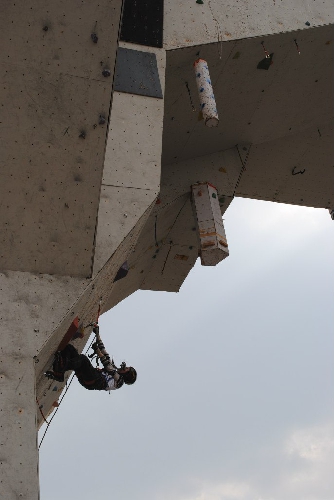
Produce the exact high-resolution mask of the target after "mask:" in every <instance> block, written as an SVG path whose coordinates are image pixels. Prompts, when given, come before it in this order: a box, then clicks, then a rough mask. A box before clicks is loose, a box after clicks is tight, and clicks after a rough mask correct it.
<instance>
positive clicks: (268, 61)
mask: <svg viewBox="0 0 334 500" xmlns="http://www.w3.org/2000/svg"><path fill="white" fill-rule="evenodd" d="M273 55H274V53H272V54H269V56H268V57H267V56H266V57H265V58H264V59H262V60H261V61H260V62H259V64H258V65H257V69H266V70H268V69H269V68H270V66H271V65H272V64H273Z"/></svg>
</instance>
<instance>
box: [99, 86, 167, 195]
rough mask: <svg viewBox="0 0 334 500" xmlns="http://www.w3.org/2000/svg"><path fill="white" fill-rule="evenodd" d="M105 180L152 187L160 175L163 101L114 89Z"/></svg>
mask: <svg viewBox="0 0 334 500" xmlns="http://www.w3.org/2000/svg"><path fill="white" fill-rule="evenodd" d="M111 119H112V123H111V126H110V130H109V135H108V142H107V147H106V156H105V166H104V171H103V180H102V182H103V184H104V185H109V186H121V187H133V188H141V189H151V187H152V186H155V187H158V186H159V183H160V175H161V144H162V119H163V101H162V100H161V99H152V98H148V97H143V96H135V95H131V94H122V93H119V92H115V94H114V99H113V109H112V114H111Z"/></svg>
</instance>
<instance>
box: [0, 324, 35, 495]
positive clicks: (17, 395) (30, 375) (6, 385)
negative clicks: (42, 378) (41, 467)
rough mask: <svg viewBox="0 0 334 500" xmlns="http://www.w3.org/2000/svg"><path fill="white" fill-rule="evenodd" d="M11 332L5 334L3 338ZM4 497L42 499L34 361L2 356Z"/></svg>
mask: <svg viewBox="0 0 334 500" xmlns="http://www.w3.org/2000/svg"><path fill="white" fill-rule="evenodd" d="M7 335H10V332H4V331H2V332H1V336H2V337H5V336H7ZM0 386H1V415H0V421H1V436H0V447H1V460H0V498H2V499H6V500H17V499H18V498H25V499H29V500H38V499H39V479H38V449H37V434H36V401H35V372H34V362H33V359H32V358H28V357H25V356H22V355H20V353H19V352H17V353H16V355H15V356H2V357H1V360H0Z"/></svg>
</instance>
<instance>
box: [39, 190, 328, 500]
mask: <svg viewBox="0 0 334 500" xmlns="http://www.w3.org/2000/svg"><path fill="white" fill-rule="evenodd" d="M224 219H225V229H226V234H227V239H228V242H229V249H230V256H229V257H228V258H227V259H226V260H225V261H223V262H222V263H220V264H219V265H218V266H217V267H215V268H208V267H201V266H200V264H199V263H197V265H196V266H195V268H194V269H193V271H192V272H191V273H190V275H189V276H188V278H187V280H186V282H185V284H184V285H183V287H182V288H181V291H180V292H179V293H178V294H170V293H166V292H147V291H140V292H136V293H135V294H134V295H132V296H131V297H129V298H128V299H126V300H125V301H123V302H122V303H121V304H119V305H118V306H117V307H116V308H114V309H112V310H111V311H109V312H108V313H106V314H105V315H103V316H102V317H101V319H100V327H101V329H100V330H101V334H102V338H103V339H104V342H105V344H106V347H107V349H108V350H109V352H110V354H112V355H113V356H114V359H115V362H116V363H118V364H119V363H120V362H121V361H123V360H125V361H126V362H127V363H128V364H132V365H133V366H135V367H136V369H137V371H138V381H137V382H136V384H135V385H134V386H130V387H123V388H122V389H121V390H119V391H115V392H113V393H111V394H110V395H109V394H108V393H107V392H97V391H96V392H95V391H91V392H90V391H87V390H85V389H84V388H82V387H81V386H80V385H79V383H78V382H77V381H76V380H75V381H74V382H73V383H72V386H71V388H70V391H69V392H68V394H67V395H66V396H65V398H64V400H63V402H62V404H61V407H60V409H59V411H58V414H57V416H56V417H55V419H54V420H53V422H52V424H51V426H50V428H49V430H48V432H47V435H46V437H45V440H44V442H43V444H42V447H41V453H40V480H41V498H42V500H59V498H63V499H64V500H67V499H71V500H72V499H73V500H75V499H80V500H93V499H94V500H100V499H101V500H102V499H103V500H104V499H105V498H115V499H117V500H333V499H334V475H333V465H332V464H333V463H334V425H333V421H334V419H333V417H334V390H333V380H334V363H333V353H334V326H333V319H334V318H333V316H334V314H333V298H334V285H333V283H334V259H333V255H334V252H333V250H334V221H332V220H331V218H330V216H329V213H328V211H327V210H320V209H312V208H305V207H294V206H290V205H284V204H275V203H267V202H260V201H254V200H244V199H236V200H234V201H233V203H232V205H231V206H230V208H229V209H228V210H227V212H226V214H225V216H224ZM43 430H44V428H42V431H43Z"/></svg>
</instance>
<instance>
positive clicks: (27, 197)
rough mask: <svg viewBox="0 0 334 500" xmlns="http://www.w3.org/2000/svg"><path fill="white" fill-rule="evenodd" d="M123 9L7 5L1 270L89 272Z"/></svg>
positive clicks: (109, 4) (115, 5) (107, 4)
mask: <svg viewBox="0 0 334 500" xmlns="http://www.w3.org/2000/svg"><path fill="white" fill-rule="evenodd" d="M120 8H121V5H120V2H119V1H116V0H113V1H109V0H108V1H106V0H105V1H102V2H99V5H98V6H97V5H88V4H85V5H84V6H83V5H82V2H81V1H79V0H75V1H74V2H67V3H66V2H63V1H61V0H58V1H55V2H52V3H48V4H45V3H44V2H40V1H31V2H25V3H24V4H22V5H21V4H20V5H19V4H15V3H10V4H9V3H7V5H5V6H4V7H3V9H2V25H1V32H2V35H3V40H4V43H3V45H2V55H3V64H4V65H3V76H2V85H1V102H2V105H3V108H4V109H5V113H4V114H3V119H2V120H1V123H0V127H1V133H0V137H1V138H0V146H1V150H2V152H3V154H2V157H1V160H0V162H1V163H0V165H1V171H2V187H3V190H2V213H1V218H0V228H1V234H2V238H1V239H2V241H1V246H2V252H1V255H0V267H1V268H2V269H16V270H21V271H32V272H39V273H50V274H70V275H72V276H80V277H87V276H89V275H90V274H91V268H92V258H93V247H94V234H95V226H96V218H97V211H98V204H99V192H100V183H101V177H102V168H103V164H104V148H105V141H106V133H107V120H108V114H109V108H110V102H111V91H112V79H113V68H114V63H115V54H116V46H117V36H118V26H119V21H120Z"/></svg>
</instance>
